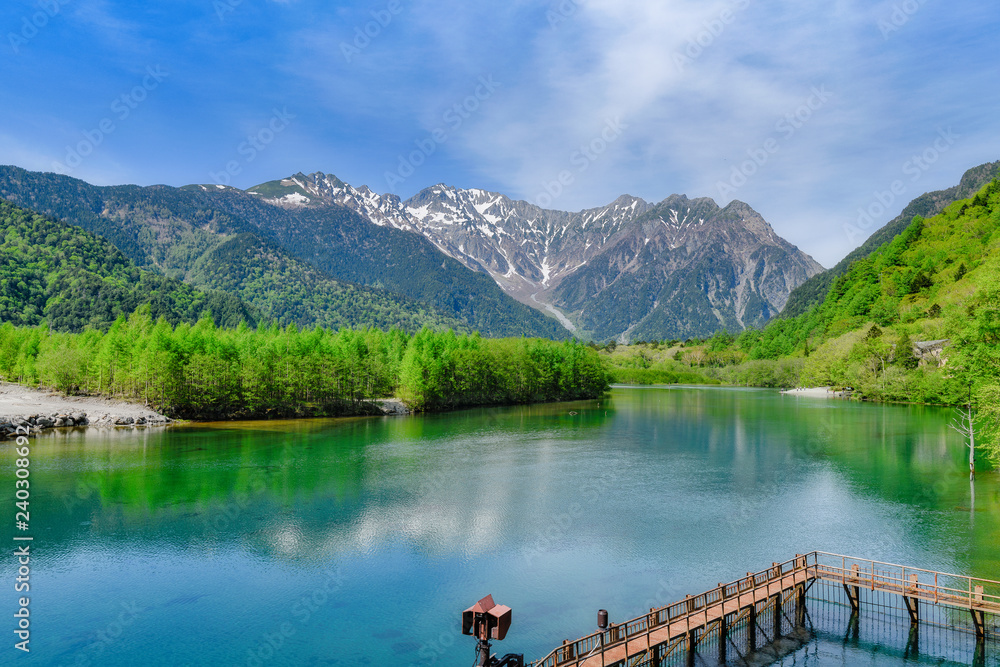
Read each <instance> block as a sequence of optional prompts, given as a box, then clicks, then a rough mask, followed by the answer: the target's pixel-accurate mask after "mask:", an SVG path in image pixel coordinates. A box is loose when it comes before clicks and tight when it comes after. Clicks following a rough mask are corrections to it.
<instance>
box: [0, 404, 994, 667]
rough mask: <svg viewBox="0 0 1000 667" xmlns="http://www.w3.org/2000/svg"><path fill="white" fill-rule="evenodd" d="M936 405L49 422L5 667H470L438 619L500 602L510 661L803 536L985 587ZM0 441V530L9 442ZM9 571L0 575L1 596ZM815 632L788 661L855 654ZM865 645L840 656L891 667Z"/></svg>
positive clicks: (974, 508) (968, 495)
mask: <svg viewBox="0 0 1000 667" xmlns="http://www.w3.org/2000/svg"><path fill="white" fill-rule="evenodd" d="M951 416H952V415H951V413H950V412H949V411H948V410H943V409H936V408H926V407H918V406H883V405H871V404H858V403H852V402H847V401H841V400H825V399H814V398H805V397H791V396H781V395H779V394H778V393H777V392H775V391H765V390H742V389H729V388H716V387H712V388H691V387H651V388H615V389H614V390H613V391H612V393H611V394H610V396H608V397H606V398H604V399H601V400H597V401H587V402H578V403H562V404H550V405H537V406H523V407H510V408H500V409H479V410H467V411H462V412H456V413H450V414H437V415H424V416H412V417H393V418H388V417H386V418H357V419H339V420H304V421H286V422H246V423H225V424H196V425H184V426H177V427H172V428H169V429H160V430H147V431H117V432H113V431H107V430H97V429H94V430H89V431H88V430H78V431H75V432H70V433H60V434H51V435H44V436H42V437H41V438H39V440H38V441H37V442H36V443H35V444H33V445H32V453H31V491H32V497H31V528H30V534H31V535H32V536H33V537H34V538H35V539H34V542H33V543H32V547H31V549H32V561H31V566H32V569H31V580H30V585H31V592H30V595H31V606H30V609H31V620H32V624H31V630H32V635H31V640H32V641H31V649H32V650H31V653H30V655H23V654H22V653H21V652H20V651H16V650H14V649H13V648H12V646H13V643H14V641H15V640H14V639H12V634H11V631H12V630H13V628H14V623H13V619H11V618H10V616H8V619H9V620H8V621H7V623H8V624H9V626H8V628H7V629H4V631H3V632H4V634H5V635H6V636H7V637H8V643H9V645H8V646H3V647H2V648H0V664H19V665H20V664H25V665H76V666H83V665H97V664H100V665H109V666H119V665H170V666H177V665H251V666H252V665H433V664H438V665H468V664H470V663H471V662H472V660H473V657H474V645H473V644H474V643H473V642H472V641H471V640H470V639H469V638H467V637H463V636H461V635H460V632H459V619H460V614H461V611H462V610H463V609H465V608H466V607H468V606H470V605H472V604H474V603H475V602H476V601H477V600H478V599H479V598H480V597H482V596H484V595H486V594H487V593H491V594H492V595H493V596H494V598H495V599H496V601H497V602H498V603H501V604H505V605H508V606H510V607H512V608H513V610H514V612H513V619H514V621H513V625H512V628H511V631H510V633H509V635H508V637H507V639H506V640H505V641H503V642H499V643H497V644H495V647H494V650H495V651H496V652H498V653H500V654H503V653H507V652H518V653H522V652H523V653H524V654H525V658H526V659H527V660H532V659H537V658H541V657H542V656H544V655H545V654H546V653H548V651H549V650H551V649H552V648H554V647H555V646H556V645H558V644H559V643H560V642H561V640H562V639H569V638H573V639H575V638H576V637H578V636H581V635H583V634H586V633H588V632H590V631H592V630H594V629H595V626H596V612H597V610H598V609H599V608H604V609H607V610H609V612H610V615H611V620H612V621H614V622H620V621H624V620H626V619H629V618H632V617H634V616H637V615H640V614H642V613H644V612H645V611H647V610H648V609H649V608H650V607H654V606H660V605H663V604H667V603H670V602H673V601H676V600H678V599H681V598H683V597H684V596H685V595H686V594H688V593H691V594H696V593H700V592H701V591H703V590H705V589H708V588H711V587H714V586H715V585H717V584H718V583H719V582H723V581H731V580H733V579H736V578H738V577H740V576H742V575H745V574H746V573H747V572H748V571H757V570H761V569H763V568H765V567H767V566H769V565H770V564H771V563H772V562H773V561H784V560H786V559H789V558H791V557H792V556H794V555H795V554H796V553H804V552H807V551H812V550H824V551H830V552H835V553H844V554H848V555H855V556H859V557H864V558H872V559H877V560H882V561H888V562H900V563H903V564H906V565H913V566H918V567H924V568H928V569H936V570H944V571H951V572H958V573H962V574H969V575H973V576H978V577H985V578H991V579H1000V479H998V475H997V474H996V473H994V472H989V473H983V474H980V475H979V476H978V479H977V481H976V484H975V487H974V491H975V503H974V505H973V502H972V491H973V488H972V487H971V486H970V483H969V480H968V473H967V463H966V458H967V453H966V451H965V450H964V448H963V444H962V442H961V439H960V436H958V435H957V434H956V433H954V432H952V431H950V430H949V429H948V422H949V420H950V419H951ZM0 450H2V451H3V472H2V475H0V477H2V479H0V494H2V498H3V499H4V502H5V505H6V506H7V507H8V508H9V509H8V511H7V514H8V518H9V519H10V520H9V521H7V522H6V525H7V528H5V530H6V539H7V544H8V545H12V544H14V542H13V541H12V539H11V538H12V536H13V535H14V533H15V531H14V529H13V513H14V509H13V505H14V473H13V470H14V459H15V457H16V456H15V454H14V452H13V448H12V446H11V444H9V443H7V444H4V445H2V446H0ZM12 550H13V548H11V551H12ZM15 570H16V561H15V559H14V558H13V557H7V558H4V559H3V560H2V563H0V577H2V578H3V581H4V583H3V584H2V585H3V588H4V590H7V591H8V592H7V594H6V596H5V597H4V604H5V605H6V608H8V609H10V610H11V611H13V610H14V609H16V607H15V605H16V595H15V594H14V593H13V592H12V590H11V588H8V586H12V584H13V581H14V578H15V576H16V572H15ZM8 582H9V583H8ZM837 646H838V641H837V640H836V638H835V637H833V638H831V637H820V638H819V639H818V640H817V641H815V642H813V643H811V644H810V645H807V646H806V647H804V648H803V649H801V650H800V651H799V652H798V653H796V654H795V655H792V656H789V657H788V658H786V659H785V664H810V665H819V664H851V662H852V661H853V659H854V658H852V659H851V660H847V659H846V658H843V656H844V655H846V653H844V652H842V651H841V650H840V648H837ZM866 646H868V645H866V644H864V643H862V644H861V645H860V647H858V646H855V647H853V648H852V649H851V651H853V652H854V653H852V654H851V655H854V656H855V657H857V654H858V652H860V654H861V655H863V656H864V658H865V661H866V662H867V663H868V664H901V663H902V652H901V651H899V652H895V649H893V648H891V647H890V648H886V647H885V646H881V645H879V644H872V645H871V646H874V648H872V647H868V648H866ZM831 647H833V648H831ZM845 650H846V649H845ZM925 657H926V656H925ZM842 658H843V659H842ZM991 659H995V658H991ZM989 664H994V663H992V662H991V663H989Z"/></svg>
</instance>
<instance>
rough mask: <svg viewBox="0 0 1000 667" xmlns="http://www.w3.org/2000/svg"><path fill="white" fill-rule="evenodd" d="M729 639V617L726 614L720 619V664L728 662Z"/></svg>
mask: <svg viewBox="0 0 1000 667" xmlns="http://www.w3.org/2000/svg"><path fill="white" fill-rule="evenodd" d="M728 641H729V617H728V616H726V615H725V614H723V615H722V618H720V619H719V664H720V665H724V664H726V643H727V642H728Z"/></svg>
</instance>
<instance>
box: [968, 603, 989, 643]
mask: <svg viewBox="0 0 1000 667" xmlns="http://www.w3.org/2000/svg"><path fill="white" fill-rule="evenodd" d="M969 611H970V612H972V622H973V623H974V624H975V626H976V639H985V638H986V616H985V614H984V613H983V612H981V611H979V610H977V609H970V610H969Z"/></svg>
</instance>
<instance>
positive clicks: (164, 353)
mask: <svg viewBox="0 0 1000 667" xmlns="http://www.w3.org/2000/svg"><path fill="white" fill-rule="evenodd" d="M0 376H2V377H3V378H4V379H5V380H8V381H12V382H20V383H25V384H39V385H43V386H47V387H53V388H56V389H58V390H60V391H63V392H67V393H77V392H81V393H92V394H101V395H105V396H116V397H120V398H123V399H128V400H135V401H141V402H144V403H146V404H148V405H150V406H153V407H156V408H158V409H160V410H162V411H164V412H166V413H167V414H169V415H171V416H175V417H185V418H192V419H222V418H237V417H292V416H334V415H342V414H359V413H365V412H375V411H377V410H376V408H375V406H373V405H372V404H371V401H373V400H375V399H379V398H384V397H390V396H398V397H400V398H402V399H403V400H404V401H405V402H406V403H407V404H408V405H409V406H410V407H411V408H413V409H415V410H447V409H452V408H458V407H463V406H473V405H499V404H503V405H507V404H514V403H529V402H541V401H559V400H574V399H581V398H592V397H596V396H599V395H600V394H602V393H603V392H604V391H605V390H606V389H607V387H608V381H607V376H606V372H605V370H604V366H603V364H602V363H601V361H600V359H599V358H598V356H597V353H596V352H595V351H594V350H592V349H591V348H589V347H587V346H586V345H583V344H581V343H577V342H553V341H549V340H543V339H529V338H519V339H484V338H480V337H479V336H478V335H477V334H472V335H458V334H455V333H454V332H452V331H447V332H435V331H432V330H430V329H423V330H421V331H419V332H417V333H416V334H413V335H410V334H407V333H405V332H403V331H400V330H398V329H396V330H391V331H388V332H383V331H380V330H378V329H366V330H354V329H347V328H344V329H341V330H339V331H336V332H333V331H330V330H327V329H323V328H321V327H315V328H306V329H301V328H298V327H296V326H294V325H288V326H287V327H279V326H277V325H272V326H270V327H265V326H263V325H261V326H259V327H258V328H256V329H254V328H250V327H248V326H246V325H241V326H239V327H237V328H219V327H216V325H215V324H214V322H213V321H212V319H211V318H210V317H209V316H206V317H203V318H202V319H201V320H199V321H198V322H197V323H195V324H194V325H191V324H188V323H186V322H182V323H180V324H178V325H177V326H173V325H171V324H170V323H169V322H168V321H167V320H166V319H165V318H162V317H161V318H159V319H158V320H155V321H154V320H153V319H152V317H151V316H150V308H149V307H148V306H144V307H142V308H141V309H140V310H138V311H137V312H135V313H133V314H132V315H131V316H130V317H129V318H127V319H126V318H124V317H120V318H118V319H117V320H116V321H115V322H114V324H113V325H112V326H111V327H110V329H108V331H106V332H103V331H101V330H98V329H88V330H86V331H84V332H82V333H60V332H54V331H51V330H50V329H49V328H48V327H46V326H45V325H39V326H37V327H15V326H14V325H12V324H11V323H9V322H8V323H5V324H3V325H2V326H0Z"/></svg>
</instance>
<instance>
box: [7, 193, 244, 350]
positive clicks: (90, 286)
mask: <svg viewBox="0 0 1000 667" xmlns="http://www.w3.org/2000/svg"><path fill="white" fill-rule="evenodd" d="M144 304H145V305H148V306H149V308H150V312H151V313H152V315H153V316H154V317H157V318H159V317H161V316H162V317H164V318H165V319H166V320H167V321H168V322H169V323H171V324H177V323H179V322H182V321H185V322H192V323H193V322H196V321H197V320H198V319H199V318H200V317H201V315H202V314H203V313H206V312H211V313H213V315H214V320H215V323H216V324H219V325H221V326H231V327H235V326H237V325H238V324H239V323H240V322H241V321H245V322H249V323H251V325H252V324H254V323H255V322H256V321H257V317H258V315H257V312H256V311H255V310H253V309H252V308H249V307H248V306H247V305H246V304H244V303H243V302H242V301H241V300H240V299H239V298H237V297H234V296H231V295H229V294H226V293H223V292H218V291H213V290H206V291H202V290H197V289H194V288H193V287H190V286H188V285H185V284H184V283H181V282H179V281H177V280H173V279H171V278H167V277H165V276H162V275H159V274H157V273H152V272H150V271H143V270H141V269H139V268H137V267H136V266H135V264H134V263H133V262H132V261H131V260H129V259H128V258H127V257H125V256H124V255H123V254H122V253H121V252H119V251H118V250H117V249H116V248H115V247H114V246H113V245H111V244H110V243H108V242H107V241H105V240H103V239H101V238H99V237H96V236H94V235H93V234H90V233H88V232H86V231H84V230H83V229H80V228H79V227H73V226H71V225H67V224H64V223H61V222H58V221H56V220H53V219H51V218H47V217H44V216H41V215H37V214H35V213H32V212H31V211H26V210H24V209H22V208H18V207H16V206H14V205H12V204H10V203H8V202H6V201H4V200H2V199H0V321H2V322H11V323H13V324H17V325H28V326H33V325H36V324H41V323H43V322H45V323H47V324H48V326H49V327H50V328H51V329H52V330H54V331H80V330H82V329H83V328H84V327H87V326H90V327H95V328H99V329H106V328H108V327H109V326H111V324H112V323H113V322H114V321H115V320H116V319H117V318H118V317H119V316H121V315H128V314H129V313H131V312H133V311H134V310H135V309H136V308H138V307H139V306H141V305H144Z"/></svg>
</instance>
